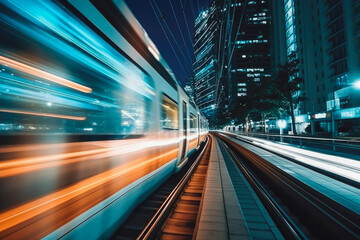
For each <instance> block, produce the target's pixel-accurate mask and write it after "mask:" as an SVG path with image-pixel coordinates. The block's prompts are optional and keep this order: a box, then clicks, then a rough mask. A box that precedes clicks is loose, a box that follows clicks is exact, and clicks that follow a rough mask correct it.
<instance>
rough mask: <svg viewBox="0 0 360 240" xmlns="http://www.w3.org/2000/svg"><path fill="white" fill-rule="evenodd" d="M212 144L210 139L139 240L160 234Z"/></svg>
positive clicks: (152, 237)
mask: <svg viewBox="0 0 360 240" xmlns="http://www.w3.org/2000/svg"><path fill="white" fill-rule="evenodd" d="M210 142H211V139H210V138H209V137H208V139H207V141H206V145H205V146H204V148H203V149H202V151H201V153H200V154H199V156H198V157H197V158H196V160H195V161H194V163H193V165H192V166H191V167H190V169H189V170H188V171H187V172H186V174H185V175H184V177H183V178H182V179H181V180H180V182H179V183H178V184H177V185H176V187H175V188H174V190H172V192H171V193H170V194H169V196H168V197H167V198H166V200H165V201H164V203H163V204H162V205H161V207H160V208H159V210H158V211H157V212H156V213H155V215H154V216H153V217H152V219H151V220H150V222H149V223H148V224H147V225H146V227H145V228H144V230H143V231H142V232H141V234H140V235H139V236H138V237H137V239H138V240H144V239H154V238H155V236H156V235H157V234H158V232H159V230H160V228H161V227H162V226H163V225H164V223H165V221H166V219H167V218H168V217H169V215H170V213H171V211H172V209H173V207H174V204H175V203H176V202H177V200H178V198H179V196H180V194H181V193H182V192H183V190H184V189H185V187H186V185H187V183H188V182H189V180H190V178H191V176H192V175H193V173H194V171H195V170H196V167H197V166H198V165H199V163H200V160H201V159H202V157H203V155H204V153H205V151H206V149H207V148H208V147H211V146H209V143H210Z"/></svg>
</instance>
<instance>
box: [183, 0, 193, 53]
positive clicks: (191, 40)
mask: <svg viewBox="0 0 360 240" xmlns="http://www.w3.org/2000/svg"><path fill="white" fill-rule="evenodd" d="M180 6H181V11H182V14H183V16H184V21H185V25H186V29H187V33H188V36H189V39H190V43H191V47H192V49H193V51H194V45H193V38H192V37H191V33H190V29H189V24H188V21H187V18H186V15H185V1H184V4H183V3H182V0H180Z"/></svg>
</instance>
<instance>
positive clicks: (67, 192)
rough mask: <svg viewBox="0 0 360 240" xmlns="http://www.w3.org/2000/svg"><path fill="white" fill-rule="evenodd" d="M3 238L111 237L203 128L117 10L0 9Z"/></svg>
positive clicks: (14, 3)
mask: <svg viewBox="0 0 360 240" xmlns="http://www.w3.org/2000/svg"><path fill="white" fill-rule="evenodd" d="M0 30H1V38H0V136H1V139H0V142H1V145H0V238H1V239H2V238H5V239H39V238H44V239H59V238H67V239H99V238H107V237H109V236H110V235H111V234H112V232H113V231H114V230H115V229H116V228H117V227H118V226H119V225H120V224H121V222H122V221H124V219H125V218H126V216H127V215H128V214H130V212H131V211H132V210H133V209H134V208H135V207H136V205H137V204H139V203H140V202H141V201H142V200H143V199H145V198H146V197H147V196H148V195H149V194H150V193H151V192H152V191H153V190H155V189H156V188H157V187H158V186H159V185H160V184H162V183H163V182H164V181H165V180H166V179H167V178H168V177H169V176H170V175H171V174H173V173H174V172H176V171H178V170H179V169H180V168H181V167H182V166H183V165H184V164H185V163H186V161H187V157H188V156H189V154H191V153H192V152H194V151H196V149H197V148H198V147H199V146H200V144H201V142H202V141H204V140H205V137H206V134H207V131H208V130H207V126H208V124H207V120H206V119H205V118H204V117H203V116H202V115H201V114H200V112H199V109H198V108H197V107H196V106H195V104H194V103H193V101H192V100H191V98H189V96H188V95H187V94H186V93H185V92H184V91H183V89H182V88H181V87H180V86H179V84H178V83H177V81H176V80H175V77H174V75H173V73H172V72H171V70H170V69H169V67H168V65H167V64H166V63H165V61H164V60H163V59H162V57H161V55H160V53H159V51H158V50H157V48H156V46H155V45H154V44H153V43H152V42H151V40H150V39H149V37H148V36H147V34H146V32H145V31H144V30H143V29H142V27H141V26H140V24H139V23H138V22H137V20H136V19H135V17H134V16H133V14H132V13H131V11H130V10H129V8H128V7H127V6H126V4H125V3H124V1H123V0H106V1H104V0H91V1H90V0H66V1H65V0H62V1H56V0H53V1H50V0H47V1H42V0H27V1H23V0H8V1H1V2H0Z"/></svg>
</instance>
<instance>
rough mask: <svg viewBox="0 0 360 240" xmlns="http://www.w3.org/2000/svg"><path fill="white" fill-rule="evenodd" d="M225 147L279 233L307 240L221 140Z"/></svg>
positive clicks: (291, 237)
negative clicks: (269, 214) (268, 213)
mask: <svg viewBox="0 0 360 240" xmlns="http://www.w3.org/2000/svg"><path fill="white" fill-rule="evenodd" d="M221 142H222V143H223V144H224V146H225V147H226V149H227V151H228V152H229V154H230V155H231V157H232V158H233V160H234V162H235V164H236V165H237V166H238V168H239V169H240V171H241V172H242V173H243V175H244V176H245V178H246V180H247V181H248V182H249V183H250V185H251V186H252V188H253V190H254V191H255V192H256V194H257V196H258V197H259V198H260V200H261V202H262V203H263V204H264V206H265V207H266V209H267V210H268V211H269V212H270V213H271V216H272V219H273V220H274V221H275V223H276V225H277V227H278V228H279V229H280V231H281V233H283V235H284V236H286V239H307V237H306V236H305V235H304V234H303V233H302V231H301V230H300V228H298V226H297V225H296V224H295V223H294V222H293V221H292V220H291V218H290V217H289V216H288V215H287V214H286V213H285V212H284V211H283V210H282V208H281V207H280V206H279V205H278V204H277V202H276V201H275V200H274V199H273V197H271V195H270V194H269V193H268V191H267V190H266V189H265V188H264V186H263V185H262V184H261V183H260V182H259V181H258V180H257V178H256V177H255V176H254V174H253V173H252V172H251V171H250V169H249V168H248V167H247V166H246V165H245V164H244V163H243V162H242V161H241V160H240V158H239V157H238V156H236V154H235V153H234V151H233V150H231V149H230V147H229V146H228V145H227V144H226V143H225V142H223V141H222V140H221Z"/></svg>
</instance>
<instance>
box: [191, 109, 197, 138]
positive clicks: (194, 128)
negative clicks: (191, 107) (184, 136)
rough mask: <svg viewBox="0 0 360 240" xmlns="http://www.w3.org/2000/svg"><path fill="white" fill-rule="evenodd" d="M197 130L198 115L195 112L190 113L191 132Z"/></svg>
mask: <svg viewBox="0 0 360 240" xmlns="http://www.w3.org/2000/svg"><path fill="white" fill-rule="evenodd" d="M196 131H197V126H196V117H195V115H194V114H192V113H190V132H192V133H194V132H196Z"/></svg>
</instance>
